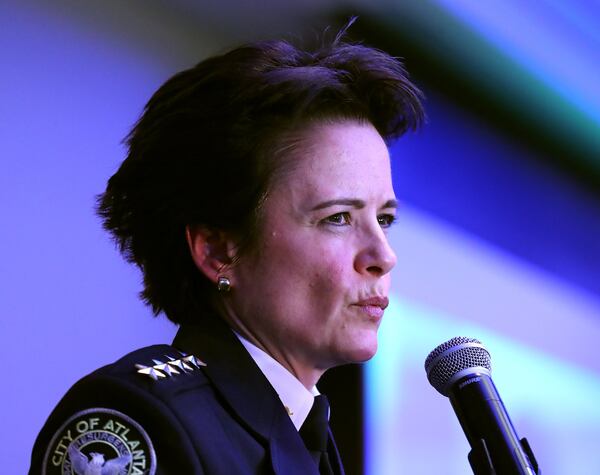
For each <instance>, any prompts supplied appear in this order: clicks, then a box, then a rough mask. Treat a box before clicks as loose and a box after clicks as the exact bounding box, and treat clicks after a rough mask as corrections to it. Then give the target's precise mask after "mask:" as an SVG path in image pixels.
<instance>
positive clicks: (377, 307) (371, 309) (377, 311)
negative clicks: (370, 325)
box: [354, 297, 390, 318]
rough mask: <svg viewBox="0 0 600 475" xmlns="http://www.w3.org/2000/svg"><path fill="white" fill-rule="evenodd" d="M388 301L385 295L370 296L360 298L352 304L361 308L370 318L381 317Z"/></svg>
mask: <svg viewBox="0 0 600 475" xmlns="http://www.w3.org/2000/svg"><path fill="white" fill-rule="evenodd" d="M389 303H390V302H389V299H388V298H387V297H370V298H368V299H364V300H360V301H358V302H356V303H355V304H354V305H355V306H357V307H359V308H361V309H362V310H363V311H364V312H365V313H366V314H367V315H369V316H370V317H371V318H381V317H383V311H384V310H385V309H386V307H387V306H388V305H389Z"/></svg>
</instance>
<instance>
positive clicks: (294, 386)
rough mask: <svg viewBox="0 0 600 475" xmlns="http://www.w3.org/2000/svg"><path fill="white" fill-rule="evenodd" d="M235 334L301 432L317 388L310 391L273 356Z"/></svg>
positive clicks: (317, 392) (317, 391)
mask: <svg viewBox="0 0 600 475" xmlns="http://www.w3.org/2000/svg"><path fill="white" fill-rule="evenodd" d="M234 333H235V335H236V336H237V337H238V339H239V340H240V342H241V343H242V345H244V348H246V350H247V351H248V353H250V356H251V357H252V359H253V360H254V362H255V363H256V364H257V366H258V367H259V368H260V370H261V371H262V372H263V374H264V375H265V376H266V378H267V379H268V380H269V383H271V386H273V389H275V392H277V394H278V395H279V399H281V402H282V403H283V405H284V406H285V408H286V410H287V413H288V414H289V416H290V419H291V420H292V423H293V424H294V426H295V427H296V429H297V430H300V426H302V424H303V423H304V420H305V419H306V416H308V413H309V412H310V409H311V408H312V405H313V401H314V399H315V396H318V395H319V390H318V389H317V387H316V386H313V387H312V389H311V390H310V391H309V390H308V389H306V388H305V387H304V385H303V384H302V383H301V382H300V381H299V380H298V379H296V377H295V376H294V375H293V374H292V373H290V372H289V371H288V370H287V369H286V368H285V367H284V366H282V365H281V364H280V363H279V362H278V361H277V360H275V359H274V358H273V357H272V356H271V355H269V354H267V353H265V352H264V351H263V350H261V349H260V348H259V347H257V346H256V345H254V344H253V343H250V342H249V341H248V340H246V339H245V338H244V337H243V336H242V335H240V334H238V333H237V332H235V331H234Z"/></svg>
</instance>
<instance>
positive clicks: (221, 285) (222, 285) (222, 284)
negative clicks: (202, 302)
mask: <svg viewBox="0 0 600 475" xmlns="http://www.w3.org/2000/svg"><path fill="white" fill-rule="evenodd" d="M217 290H218V291H219V292H229V291H230V290H231V281H230V280H229V278H227V277H225V276H219V278H218V279H217Z"/></svg>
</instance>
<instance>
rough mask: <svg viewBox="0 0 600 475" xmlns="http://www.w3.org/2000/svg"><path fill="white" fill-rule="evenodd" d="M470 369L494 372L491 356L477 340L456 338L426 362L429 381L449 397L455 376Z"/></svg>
mask: <svg viewBox="0 0 600 475" xmlns="http://www.w3.org/2000/svg"><path fill="white" fill-rule="evenodd" d="M469 368H485V369H486V370H487V371H488V372H491V371H492V364H491V359H490V354H489V353H488V351H487V350H486V349H485V347H484V346H483V345H482V343H481V342H480V341H479V340H476V339H475V338H467V337H464V336H457V337H454V338H452V339H451V340H448V341H447V342H445V343H442V344H441V345H439V346H438V347H437V348H435V349H434V350H433V351H432V352H431V353H429V356H428V357H427V359H426V360H425V371H426V372H427V379H428V380H429V382H430V383H431V385H432V386H433V387H434V388H435V389H437V391H438V392H440V393H441V394H443V395H444V396H448V391H447V390H448V387H449V383H450V382H451V381H452V379H453V378H454V376H455V375H457V374H458V373H460V372H461V371H464V370H466V369H469Z"/></svg>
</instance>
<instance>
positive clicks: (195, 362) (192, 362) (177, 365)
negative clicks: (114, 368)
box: [135, 352, 206, 381]
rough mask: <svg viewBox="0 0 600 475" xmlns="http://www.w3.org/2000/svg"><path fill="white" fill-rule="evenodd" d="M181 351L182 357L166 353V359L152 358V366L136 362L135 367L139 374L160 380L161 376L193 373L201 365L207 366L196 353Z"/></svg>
mask: <svg viewBox="0 0 600 475" xmlns="http://www.w3.org/2000/svg"><path fill="white" fill-rule="evenodd" d="M180 353H181V358H177V359H175V358H173V357H172V356H168V355H165V358H167V359H166V361H160V360H156V359H152V362H153V363H154V364H153V365H152V366H146V365H143V364H139V363H136V365H135V367H136V369H137V372H138V373H139V374H143V375H146V376H149V377H150V378H152V379H154V380H155V381H158V380H159V379H161V378H170V377H171V376H173V375H177V374H181V373H184V374H185V373H191V372H193V371H196V370H198V369H200V367H201V366H206V363H205V362H204V361H201V360H200V359H198V358H196V357H195V356H194V355H188V354H186V353H182V352H180Z"/></svg>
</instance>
